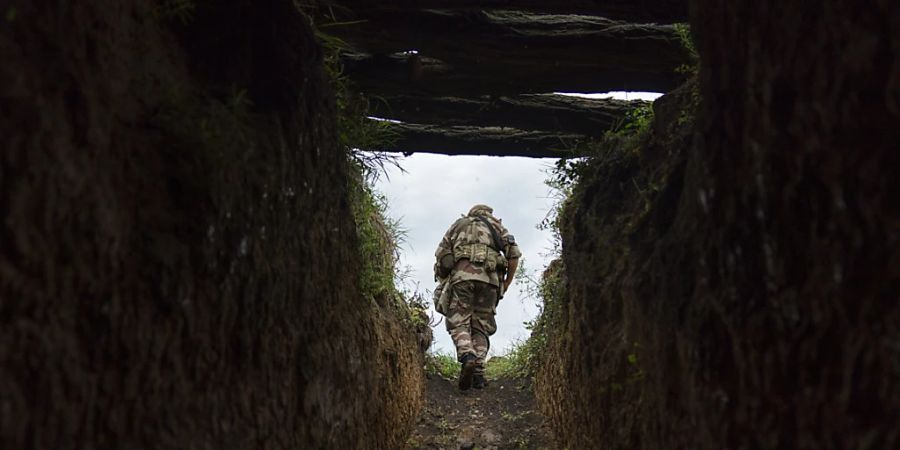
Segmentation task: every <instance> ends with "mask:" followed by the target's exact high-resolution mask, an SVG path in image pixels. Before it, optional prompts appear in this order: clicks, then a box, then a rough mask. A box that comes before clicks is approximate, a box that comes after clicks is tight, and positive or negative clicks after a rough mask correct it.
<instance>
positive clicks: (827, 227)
mask: <svg viewBox="0 0 900 450" xmlns="http://www.w3.org/2000/svg"><path fill="white" fill-rule="evenodd" d="M691 6H692V25H693V28H694V30H695V32H696V34H697V35H698V42H697V44H698V48H699V51H700V55H701V58H702V68H701V71H700V90H699V92H700V94H701V95H702V102H701V106H700V110H699V112H698V115H697V119H696V122H697V124H696V127H695V128H694V134H693V138H690V133H689V131H690V130H688V131H687V136H683V135H679V132H678V130H677V128H678V123H679V121H678V120H677V116H673V115H672V114H665V113H663V114H660V112H659V111H658V112H657V117H656V121H657V123H656V124H655V125H654V137H653V139H652V140H651V141H650V143H649V144H647V145H646V146H645V147H644V148H642V149H641V156H640V158H637V159H635V158H628V157H621V158H619V159H616V158H610V159H609V160H608V161H606V162H604V163H603V164H599V165H598V166H597V167H596V168H595V169H594V172H593V173H592V174H591V175H590V176H589V177H588V178H587V179H585V180H584V182H583V183H582V186H580V187H579V188H578V190H577V192H576V197H575V198H574V200H573V203H572V204H571V205H569V206H568V208H567V211H566V215H565V220H564V226H563V259H564V262H565V270H566V279H567V280H568V282H567V284H566V290H567V292H568V295H567V296H566V297H565V300H564V305H563V306H562V307H561V308H560V312H559V315H558V317H556V320H557V322H555V323H556V324H557V325H558V327H559V328H558V329H557V331H556V332H554V333H552V334H551V337H550V341H549V342H550V344H549V346H548V349H547V352H546V354H547V357H546V358H545V359H544V361H543V365H542V368H541V371H540V373H539V375H538V378H537V388H536V389H537V394H538V397H539V400H540V403H541V404H542V408H543V410H544V411H545V412H547V413H548V415H549V416H550V418H551V422H552V423H553V424H554V425H555V426H556V427H557V428H558V430H559V432H560V437H561V439H562V440H563V441H564V443H566V444H567V445H568V446H569V447H570V448H605V449H616V448H620V449H633V448H645V449H673V448H685V449H700V448H705V449H722V448H734V449H736V448H760V449H775V448H803V449H838V448H840V449H886V448H897V447H898V446H900V426H898V425H900V422H898V418H900V390H898V386H900V331H898V330H900V327H898V324H900V302H898V298H900V295H898V293H900V273H898V267H900V247H898V238H900V229H898V224H900V203H898V202H897V200H896V193H897V192H900V177H897V175H896V174H897V168H898V167H900V127H898V124H900V64H898V61H900V39H898V34H897V32H896V30H897V26H898V24H900V9H898V8H896V6H895V5H893V4H892V3H891V2H887V1H879V2H869V3H867V4H866V5H861V4H860V3H859V2H852V1H831V2H787V3H785V2H774V1H763V2H758V1H738V2H715V1H706V0H697V1H694V2H692V5H691ZM664 99H665V100H660V101H659V102H658V104H657V106H656V108H657V109H658V110H659V109H662V110H665V109H666V108H670V106H667V105H669V104H671V103H672V102H675V103H678V104H681V105H685V104H687V103H689V101H688V100H686V99H685V98H684V97H679V95H678V94H676V95H675V96H671V95H670V96H668V97H664ZM670 126H674V127H675V130H674V131H673V129H672V128H670ZM659 130H668V131H664V132H659ZM679 136H681V137H679ZM635 180H637V181H636V182H635ZM647 180H649V182H647ZM642 182H647V185H649V186H652V187H653V188H652V189H644V190H642V189H636V187H637V186H638V185H639V184H641V183H642ZM645 208H646V209H645ZM644 211H646V212H644Z"/></svg>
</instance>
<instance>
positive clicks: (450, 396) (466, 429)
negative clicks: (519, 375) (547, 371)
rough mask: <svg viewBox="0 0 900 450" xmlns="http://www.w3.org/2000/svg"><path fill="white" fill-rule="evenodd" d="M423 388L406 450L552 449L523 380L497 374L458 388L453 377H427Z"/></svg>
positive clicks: (542, 422) (541, 417)
mask: <svg viewBox="0 0 900 450" xmlns="http://www.w3.org/2000/svg"><path fill="white" fill-rule="evenodd" d="M425 386H426V387H425V390H426V394H425V395H426V400H425V407H424V408H422V412H421V415H420V416H419V420H418V423H417V424H416V428H415V430H414V431H413V434H412V436H411V437H410V438H409V440H408V441H407V448H408V449H410V450H420V449H421V450H424V449H429V450H432V449H441V450H449V449H454V450H455V449H478V450H501V449H534V450H538V449H551V448H553V446H552V445H551V442H552V441H551V440H550V438H549V436H550V433H549V429H548V428H547V427H546V425H545V421H544V417H543V416H542V415H541V414H540V412H538V411H537V407H536V405H535V401H534V394H533V393H532V391H531V387H530V385H529V381H527V380H522V379H511V378H500V379H497V380H489V384H488V385H487V386H486V387H485V388H484V389H470V390H468V391H465V392H461V391H460V390H459V389H457V386H456V380H449V379H446V378H443V377H441V376H439V375H429V376H428V378H427V379H426V380H425Z"/></svg>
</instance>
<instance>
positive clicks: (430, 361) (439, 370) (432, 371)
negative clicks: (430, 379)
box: [425, 352, 460, 379]
mask: <svg viewBox="0 0 900 450" xmlns="http://www.w3.org/2000/svg"><path fill="white" fill-rule="evenodd" d="M459 370H460V366H459V361H457V360H456V356H455V355H452V354H449V353H441V352H437V353H434V352H429V353H428V354H426V355H425V373H427V374H429V375H438V376H442V377H444V378H449V379H455V378H458V377H459Z"/></svg>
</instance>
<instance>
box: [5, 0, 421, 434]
mask: <svg viewBox="0 0 900 450" xmlns="http://www.w3.org/2000/svg"><path fill="white" fill-rule="evenodd" d="M180 3H181V2H147V1H141V0H129V1H119V2H101V1H85V2H32V1H24V0H21V1H13V2H4V3H3V5H2V8H3V9H4V10H2V11H0V14H3V16H2V20H0V55H2V61H3V63H2V64H0V100H2V101H0V136H2V139H3V142H4V148H3V149H2V154H0V187H2V188H0V216H2V221H0V447H2V448H8V449H12V448H396V447H397V446H398V445H399V443H400V440H401V439H402V438H403V436H404V434H405V433H406V432H407V431H408V429H409V428H410V426H411V421H412V420H413V415H414V414H415V413H416V411H417V409H418V406H419V404H420V402H421V390H422V386H421V379H420V370H421V360H420V355H418V354H417V350H416V348H415V347H416V345H415V337H414V336H413V335H412V333H411V331H410V330H408V329H406V328H403V327H401V326H400V325H398V324H397V320H396V317H393V316H392V315H391V312H390V311H376V310H375V307H374V304H372V303H371V302H369V301H368V300H363V299H362V298H361V297H360V295H359V292H358V286H357V278H356V270H357V267H358V261H355V259H354V257H355V255H356V250H355V246H356V245H357V242H356V234H355V228H354V223H353V220H352V217H351V213H350V209H349V206H348V203H347V202H348V201H347V193H346V190H345V186H346V184H347V183H346V179H347V167H346V155H345V154H344V153H343V151H341V150H339V148H338V146H337V144H336V139H335V128H334V126H335V125H334V106H333V100H332V94H331V91H330V88H329V86H328V83H327V79H326V78H325V76H324V74H323V71H322V68H321V51H320V49H319V48H318V47H317V45H316V44H315V40H314V36H313V32H312V30H311V28H310V26H309V24H308V21H307V20H306V19H305V18H304V17H303V16H302V15H301V14H300V13H299V12H298V11H297V10H296V9H295V7H294V6H293V2H291V1H289V0H265V1H253V2H250V1H241V0H229V1H222V2H205V3H204V2H198V4H199V5H201V6H200V7H198V8H197V9H195V10H192V11H191V12H190V14H188V15H185V14H184V11H181V10H179V9H178V8H177V5H178V4H180ZM185 3H187V2H185ZM203 5H207V6H203ZM172 30H174V31H175V32H172Z"/></svg>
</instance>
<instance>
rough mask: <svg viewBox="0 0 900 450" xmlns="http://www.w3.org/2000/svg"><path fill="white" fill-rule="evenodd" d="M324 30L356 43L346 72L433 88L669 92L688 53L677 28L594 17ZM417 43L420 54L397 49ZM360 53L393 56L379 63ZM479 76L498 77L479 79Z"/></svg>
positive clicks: (477, 15)
mask: <svg viewBox="0 0 900 450" xmlns="http://www.w3.org/2000/svg"><path fill="white" fill-rule="evenodd" d="M323 29H324V30H325V31H326V32H327V33H329V34H333V35H335V36H337V37H340V38H341V39H344V40H345V41H347V42H348V43H349V44H350V45H351V46H352V48H353V53H355V54H357V57H355V58H351V60H350V61H348V66H349V67H348V69H350V71H349V72H348V73H350V75H351V76H352V77H354V78H359V82H360V84H364V85H367V86H373V87H374V86H378V85H379V84H381V83H380V81H381V80H378V77H379V75H383V76H384V77H385V78H394V77H397V76H400V77H401V79H404V80H407V81H414V82H416V83H417V84H420V85H423V86H424V87H425V88H426V89H427V88H430V87H429V86H428V84H430V82H431V81H434V82H445V81H446V80H445V79H444V78H446V77H447V76H449V75H453V76H455V77H459V78H462V79H463V80H464V81H463V83H464V84H470V83H471V84H474V85H475V87H476V88H477V87H483V88H484V89H488V91H484V92H487V93H495V94H499V93H501V92H499V91H496V89H497V88H498V87H497V86H493V85H495V84H508V85H509V87H508V88H507V90H506V91H504V92H502V93H539V92H552V91H554V90H557V91H558V90H559V89H556V88H557V87H568V86H573V87H579V88H580V89H582V90H581V91H577V92H602V91H609V90H648V91H656V92H665V91H666V90H669V89H671V88H673V87H674V86H675V85H676V84H677V81H678V80H679V78H680V77H679V76H678V75H677V74H676V73H675V69H676V68H677V67H678V66H680V65H682V64H684V63H686V62H688V60H689V57H688V54H687V52H686V51H685V50H684V48H683V47H682V44H681V41H680V40H679V39H678V37H677V34H676V33H675V30H674V28H673V27H672V26H667V25H665V26H663V25H636V24H627V23H621V22H615V21H610V20H607V19H602V18H596V17H581V16H536V15H534V14H525V13H518V12H497V13H487V12H471V13H460V12H446V11H403V12H400V13H396V14H389V15H384V16H373V17H369V18H367V19H366V20H365V21H363V22H358V23H352V24H350V25H343V26H332V27H327V25H326V27H325V28H323ZM410 50H415V51H417V52H418V54H417V55H415V57H409V56H406V55H400V54H398V53H399V52H403V51H410ZM362 54H365V55H393V56H385V57H381V58H382V59H383V61H381V63H380V64H375V62H374V61H371V60H366V59H365V58H364V57H361V56H360V55H362ZM370 58H372V59H375V58H376V57H371V56H370ZM408 59H409V60H410V61H412V62H408V61H407V60H408ZM391 61H393V62H394V63H395V64H389V62H391ZM372 66H374V67H372ZM379 71H383V72H385V73H384V74H379ZM467 74H474V75H476V76H475V77H473V76H472V75H467ZM513 77H514V78H515V79H513V80H510V78H513ZM479 78H500V79H501V81H500V82H496V81H495V82H494V83H492V84H489V85H488V86H481V85H482V84H484V82H483V81H479ZM566 80H569V81H568V82H567V81H566ZM473 82H474V83H473ZM400 92H402V89H400Z"/></svg>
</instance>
